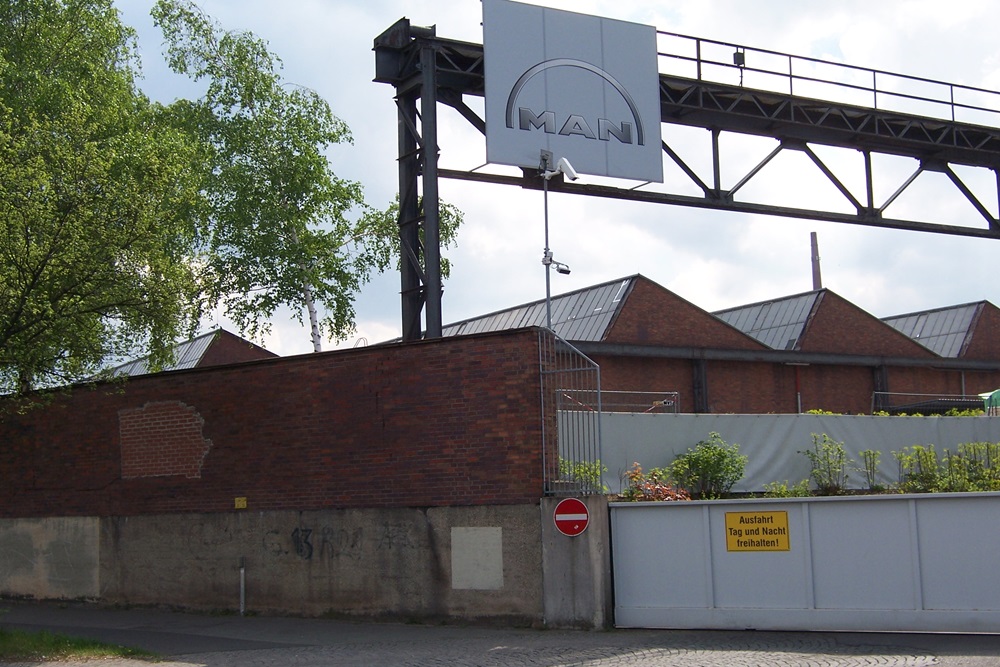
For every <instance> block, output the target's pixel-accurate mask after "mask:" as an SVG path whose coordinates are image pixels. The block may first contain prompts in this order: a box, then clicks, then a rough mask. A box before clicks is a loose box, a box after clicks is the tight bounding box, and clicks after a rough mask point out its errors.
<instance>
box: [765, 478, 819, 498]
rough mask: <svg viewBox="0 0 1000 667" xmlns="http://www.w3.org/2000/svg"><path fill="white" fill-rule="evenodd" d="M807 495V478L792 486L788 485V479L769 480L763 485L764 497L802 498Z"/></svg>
mask: <svg viewBox="0 0 1000 667" xmlns="http://www.w3.org/2000/svg"><path fill="white" fill-rule="evenodd" d="M808 495H810V493H809V480H808V479H804V480H802V481H801V482H799V483H798V484H793V485H792V486H788V480H785V481H784V482H769V483H767V484H765V485H764V497H765V498H803V497H806V496H808Z"/></svg>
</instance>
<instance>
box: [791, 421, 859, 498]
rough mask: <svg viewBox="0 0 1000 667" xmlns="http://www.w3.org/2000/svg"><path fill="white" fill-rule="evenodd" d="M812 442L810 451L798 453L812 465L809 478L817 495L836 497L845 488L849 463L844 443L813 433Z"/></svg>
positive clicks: (824, 434)
mask: <svg viewBox="0 0 1000 667" xmlns="http://www.w3.org/2000/svg"><path fill="white" fill-rule="evenodd" d="M812 440H813V447H812V449H807V450H805V451H800V452H799V453H800V454H804V455H805V456H806V458H808V459H809V463H810V464H812V469H811V470H810V472H809V476H810V477H811V478H812V480H813V482H815V483H816V490H817V492H818V493H819V495H821V496H838V495H840V494H841V493H843V492H844V489H845V488H846V487H847V466H848V464H849V463H851V460H850V459H849V458H847V453H846V452H845V451H844V443H843V442H837V441H836V440H834V439H832V438H831V437H830V436H828V435H827V434H826V433H823V434H821V435H817V434H815V433H813V434H812Z"/></svg>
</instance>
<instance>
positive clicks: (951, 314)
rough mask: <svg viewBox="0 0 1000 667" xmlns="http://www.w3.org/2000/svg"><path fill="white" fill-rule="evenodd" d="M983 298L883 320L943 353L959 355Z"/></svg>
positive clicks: (970, 332) (951, 355) (942, 354)
mask: <svg viewBox="0 0 1000 667" xmlns="http://www.w3.org/2000/svg"><path fill="white" fill-rule="evenodd" d="M982 308H983V302H982V301H980V302H978V303H967V304H963V305H960V306H951V307H948V308H937V309H934V310H925V311H922V312H918V313H909V314H907V315H895V316H893V317H886V318H883V319H882V321H883V322H885V323H886V324H888V325H889V326H891V327H893V328H894V329H896V330H898V331H899V332H900V333H903V334H905V335H907V336H909V337H910V338H912V339H913V340H915V341H917V342H918V343H920V344H921V345H923V346H924V347H926V348H928V349H929V350H931V351H932V352H936V353H937V354H939V355H941V356H942V357H952V358H958V357H959V356H961V354H962V351H963V350H964V349H965V345H966V343H967V341H968V340H969V337H970V336H971V334H972V325H973V323H974V322H975V321H976V316H977V315H978V313H979V311H980V310H982Z"/></svg>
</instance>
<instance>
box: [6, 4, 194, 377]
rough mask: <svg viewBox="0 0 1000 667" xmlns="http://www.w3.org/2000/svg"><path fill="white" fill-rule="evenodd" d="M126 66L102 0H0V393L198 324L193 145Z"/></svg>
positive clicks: (131, 60) (131, 55)
mask: <svg viewBox="0 0 1000 667" xmlns="http://www.w3.org/2000/svg"><path fill="white" fill-rule="evenodd" d="M137 67H138V65H137V61H136V58H135V43H134V35H133V32H132V30H131V29H129V28H127V27H126V26H123V25H122V24H121V23H120V22H119V20H118V14H117V12H116V10H115V9H114V6H113V5H112V2H111V0H89V1H87V2H73V3H68V2H53V1H49V0H19V1H18V2H14V3H3V4H2V6H0V392H3V393H16V392H19V391H25V390H30V389H32V388H35V387H40V386H48V385H54V384H62V383H65V382H67V381H72V380H75V379H79V378H81V377H87V376H88V375H91V374H93V373H94V372H95V371H96V370H97V369H98V368H99V367H100V365H101V363H102V362H103V361H104V360H105V359H106V358H108V357H114V356H125V355H131V354H133V353H134V352H135V351H136V350H139V349H141V350H143V351H148V352H150V353H151V354H152V357H153V359H152V360H153V362H154V364H155V363H162V362H163V361H165V360H166V358H167V356H168V350H169V347H170V345H171V343H172V342H173V340H174V339H175V338H176V337H177V336H178V335H179V334H186V333H189V332H191V331H193V329H194V327H195V326H197V323H198V316H199V314H200V308H199V298H198V295H199V294H200V291H201V290H200V280H199V275H198V271H197V270H196V269H195V268H194V267H193V265H192V264H190V263H188V262H186V261H184V260H185V259H186V252H185V251H186V249H187V248H189V247H190V246H191V245H192V244H193V243H195V242H196V240H197V235H198V234H197V229H196V228H195V227H194V225H193V224H192V223H191V220H190V218H189V217H188V216H187V215H186V214H185V212H186V211H187V210H189V209H190V208H191V207H192V206H194V205H195V203H196V202H197V201H198V183H197V179H196V178H195V177H194V175H193V174H192V173H191V171H190V169H189V168H188V167H189V165H190V164H191V163H192V162H194V161H196V156H197V154H198V146H197V144H196V142H194V141H193V140H192V138H191V137H190V136H188V135H187V134H185V133H184V132H182V131H179V130H177V129H176V128H173V127H171V126H170V125H169V124H164V123H163V122H162V113H161V111H162V110H161V109H160V108H158V107H157V106H156V105H154V104H151V103H150V102H149V100H148V99H147V98H146V97H145V96H143V95H142V94H141V92H140V91H139V90H138V89H137V88H136V84H135V78H136V72H137Z"/></svg>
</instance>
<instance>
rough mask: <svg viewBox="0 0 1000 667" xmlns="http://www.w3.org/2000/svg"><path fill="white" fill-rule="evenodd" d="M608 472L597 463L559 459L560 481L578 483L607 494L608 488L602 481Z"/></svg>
mask: <svg viewBox="0 0 1000 667" xmlns="http://www.w3.org/2000/svg"><path fill="white" fill-rule="evenodd" d="M607 471H608V469H607V467H606V466H604V465H602V464H601V462H600V460H597V461H570V460H569V459H564V458H562V457H560V458H559V479H560V480H563V481H570V482H577V483H579V484H581V485H582V486H584V487H585V488H587V489H592V490H595V491H600V492H601V493H607V492H608V490H609V489H608V487H607V486H606V485H605V484H604V483H603V482H602V481H601V475H603V474H604V473H606V472H607Z"/></svg>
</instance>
